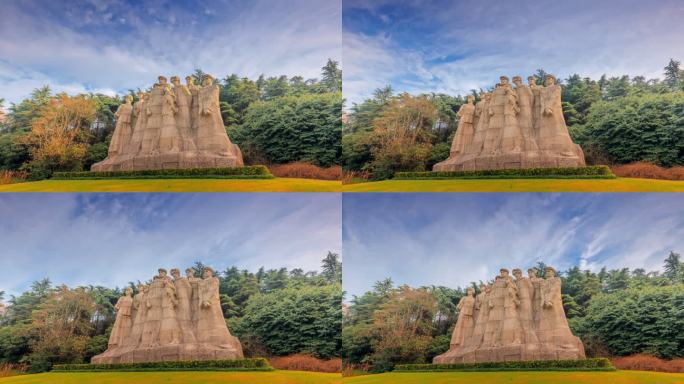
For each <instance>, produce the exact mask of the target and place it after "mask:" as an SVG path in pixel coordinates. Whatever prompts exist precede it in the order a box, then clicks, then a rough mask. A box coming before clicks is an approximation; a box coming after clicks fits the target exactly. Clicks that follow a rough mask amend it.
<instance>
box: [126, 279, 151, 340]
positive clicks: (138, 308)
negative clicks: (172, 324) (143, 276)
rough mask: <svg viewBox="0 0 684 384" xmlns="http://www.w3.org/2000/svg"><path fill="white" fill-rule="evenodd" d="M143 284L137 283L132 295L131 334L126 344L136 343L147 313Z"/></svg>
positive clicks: (140, 334)
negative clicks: (136, 288) (135, 290)
mask: <svg viewBox="0 0 684 384" xmlns="http://www.w3.org/2000/svg"><path fill="white" fill-rule="evenodd" d="M146 288H147V286H146V285H145V284H138V293H136V294H135V296H134V297H133V326H132V327H131V334H130V336H129V341H128V342H127V343H126V344H128V345H138V343H140V338H141V337H142V333H143V324H144V322H145V316H146V315H147V305H146V303H145V300H146V298H145V289H146Z"/></svg>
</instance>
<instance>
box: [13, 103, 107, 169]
mask: <svg viewBox="0 0 684 384" xmlns="http://www.w3.org/2000/svg"><path fill="white" fill-rule="evenodd" d="M95 117H96V104H95V101H94V100H93V99H92V98H88V97H86V96H75V97H70V96H68V95H67V94H64V93H63V94H60V95H57V96H56V97H54V98H52V99H51V100H50V102H49V103H48V104H47V105H46V106H45V108H43V109H42V110H41V112H40V115H39V116H38V117H37V118H36V119H34V120H33V121H32V124H31V132H30V133H29V134H28V135H26V136H24V137H23V141H24V143H25V144H27V145H28V146H29V152H30V154H31V161H30V162H29V163H28V168H29V169H30V170H31V172H32V173H42V174H43V176H44V175H45V174H47V175H49V174H51V173H52V172H54V171H77V170H81V169H80V168H81V166H82V160H83V158H84V157H85V156H86V154H87V151H88V137H89V135H90V132H89V130H90V126H91V124H92V123H93V121H94V120H95Z"/></svg>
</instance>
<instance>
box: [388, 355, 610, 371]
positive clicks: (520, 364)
mask: <svg viewBox="0 0 684 384" xmlns="http://www.w3.org/2000/svg"><path fill="white" fill-rule="evenodd" d="M614 369H615V367H613V364H611V362H610V360H608V359H606V358H595V359H583V360H531V361H492V362H481V363H462V364H398V365H396V366H395V367H394V370H395V371H396V372H416V371H423V372H425V371H523V370H539V371H554V370H572V371H601V370H606V371H607V370H614Z"/></svg>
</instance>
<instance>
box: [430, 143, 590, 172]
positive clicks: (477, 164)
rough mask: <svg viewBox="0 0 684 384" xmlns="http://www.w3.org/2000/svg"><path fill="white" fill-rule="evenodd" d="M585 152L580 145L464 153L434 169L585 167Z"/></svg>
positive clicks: (452, 157) (436, 165) (473, 169)
mask: <svg viewBox="0 0 684 384" xmlns="http://www.w3.org/2000/svg"><path fill="white" fill-rule="evenodd" d="M585 165H586V164H585V162H584V153H583V152H582V149H581V148H580V147H579V145H576V144H575V150H574V151H569V152H568V153H562V154H558V153H549V152H544V151H525V152H518V153H502V154H496V153H495V154H488V155H484V154H464V155H455V156H450V157H449V158H448V159H446V160H444V161H442V162H440V163H437V164H435V165H434V166H433V167H432V170H433V171H479V170H487V169H523V168H571V167H584V166H585Z"/></svg>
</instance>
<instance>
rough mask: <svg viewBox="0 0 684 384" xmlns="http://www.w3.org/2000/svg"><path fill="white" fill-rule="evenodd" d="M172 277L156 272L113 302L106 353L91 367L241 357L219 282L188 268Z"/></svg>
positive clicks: (209, 273)
mask: <svg viewBox="0 0 684 384" xmlns="http://www.w3.org/2000/svg"><path fill="white" fill-rule="evenodd" d="M171 273H172V275H173V277H174V279H171V278H170V277H169V276H167V275H166V270H164V269H159V274H158V275H157V276H155V277H154V278H153V280H152V283H151V284H150V285H149V286H145V285H139V286H138V290H139V292H138V293H137V294H136V295H135V297H131V293H132V290H131V289H130V288H129V289H127V290H126V295H125V296H124V297H122V298H120V299H119V301H118V302H117V304H116V309H117V314H116V320H115V322H114V327H113V329H112V333H111V336H110V338H109V345H108V348H107V350H106V351H105V352H104V353H102V354H100V355H97V356H94V357H93V358H92V360H91V363H93V364H116V363H133V362H145V361H177V360H226V359H242V358H243V354H242V346H241V345H240V341H239V340H238V339H237V338H236V337H235V336H233V335H231V334H230V331H229V330H228V327H227V326H226V322H225V319H224V318H223V312H222V311H221V305H220V302H219V287H218V279H217V278H216V277H214V272H213V270H212V269H211V268H209V267H207V268H205V269H204V271H203V278H201V279H200V278H196V277H195V276H194V274H193V273H192V269H188V275H187V277H181V276H180V273H179V271H178V270H177V269H174V270H172V271H171Z"/></svg>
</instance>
